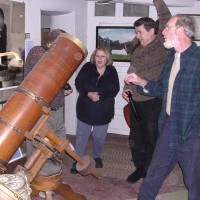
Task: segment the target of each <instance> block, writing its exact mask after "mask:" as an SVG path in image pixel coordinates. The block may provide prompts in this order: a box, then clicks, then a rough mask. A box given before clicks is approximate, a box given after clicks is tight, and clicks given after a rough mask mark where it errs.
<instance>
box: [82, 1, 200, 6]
mask: <svg viewBox="0 0 200 200" xmlns="http://www.w3.org/2000/svg"><path fill="white" fill-rule="evenodd" d="M85 1H96V2H104V3H109V2H110V3H113V2H114V3H133V4H144V5H153V3H152V2H153V1H152V0H85ZM195 1H200V0H165V3H166V4H167V5H168V6H194V2H195Z"/></svg>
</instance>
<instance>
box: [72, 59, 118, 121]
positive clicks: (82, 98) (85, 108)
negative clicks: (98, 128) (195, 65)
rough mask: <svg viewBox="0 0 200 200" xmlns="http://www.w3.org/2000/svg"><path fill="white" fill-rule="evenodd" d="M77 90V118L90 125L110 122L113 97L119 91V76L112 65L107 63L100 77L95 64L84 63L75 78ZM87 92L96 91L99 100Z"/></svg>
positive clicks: (113, 102) (112, 114)
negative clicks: (95, 99) (93, 98)
mask: <svg viewBox="0 0 200 200" xmlns="http://www.w3.org/2000/svg"><path fill="white" fill-rule="evenodd" d="M75 86H76V89H77V91H78V92H79V97H78V100H77V105H76V111H77V118H78V119H79V120H81V121H82V122H84V123H86V124H90V125H104V124H108V123H110V121H111V119H112V118H113V116H114V104H115V99H114V98H115V97H116V95H117V93H118V92H119V89H120V88H119V78H118V74H117V71H116V69H115V67H114V66H112V65H108V66H107V67H106V70H105V72H104V74H103V75H102V76H101V77H100V75H99V73H98V71H97V68H96V66H95V64H92V63H91V62H88V63H86V64H85V65H84V66H83V67H82V69H81V70H80V72H79V73H78V75H77V77H76V79H75ZM88 92H98V93H99V95H100V100H99V101H97V102H94V101H92V100H91V99H90V98H89V97H88V96H87V94H88Z"/></svg>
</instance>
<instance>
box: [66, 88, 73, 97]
mask: <svg viewBox="0 0 200 200" xmlns="http://www.w3.org/2000/svg"><path fill="white" fill-rule="evenodd" d="M72 92H73V89H70V90H64V95H65V96H68V95H70V94H71V93H72Z"/></svg>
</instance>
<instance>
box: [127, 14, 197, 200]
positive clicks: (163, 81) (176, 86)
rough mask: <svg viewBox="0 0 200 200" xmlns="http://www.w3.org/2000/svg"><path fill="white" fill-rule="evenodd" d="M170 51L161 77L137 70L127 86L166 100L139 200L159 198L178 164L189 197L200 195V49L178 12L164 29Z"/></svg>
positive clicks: (192, 30)
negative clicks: (147, 77)
mask: <svg viewBox="0 0 200 200" xmlns="http://www.w3.org/2000/svg"><path fill="white" fill-rule="evenodd" d="M163 35H164V38H165V42H164V46H165V47H166V48H168V49H171V50H170V53H169V57H168V60H167V62H166V65H165V68H164V70H163V72H162V73H161V75H160V77H159V79H158V81H152V80H150V81H149V80H145V79H143V78H141V77H139V76H138V75H137V74H135V73H132V74H129V75H127V76H126V77H125V82H126V83H127V84H132V83H133V84H135V85H137V89H138V91H139V92H141V93H143V94H146V95H150V96H160V97H161V98H162V99H163V104H162V110H161V113H160V117H159V133H160V135H159V139H158V141H157V144H156V148H155V151H154V155H153V159H152V162H151V164H150V167H149V169H148V172H147V176H146V178H145V179H144V182H143V184H142V186H141V188H140V192H139V196H138V200H154V199H155V198H156V195H157V193H158V191H159V188H160V187H161V185H162V183H163V181H164V179H165V178H166V177H167V176H168V175H169V173H170V172H171V171H172V169H173V168H174V167H175V165H176V164H177V162H178V163H179V164H180V166H181V169H182V171H183V174H184V181H185V185H186V187H187V189H188V192H189V198H188V199H189V200H199V199H200V190H199V185H200V167H199V161H200V59H199V58H200V49H199V48H198V47H197V45H196V43H194V42H193V39H194V36H195V24H194V21H193V19H192V18H190V17H189V16H187V15H175V16H173V17H172V18H171V19H170V20H169V21H168V23H167V24H166V27H165V29H164V30H163Z"/></svg>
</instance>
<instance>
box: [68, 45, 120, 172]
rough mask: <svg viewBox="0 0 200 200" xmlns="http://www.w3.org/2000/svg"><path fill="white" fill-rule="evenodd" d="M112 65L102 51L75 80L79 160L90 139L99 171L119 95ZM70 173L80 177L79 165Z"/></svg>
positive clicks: (116, 77) (98, 52)
mask: <svg viewBox="0 0 200 200" xmlns="http://www.w3.org/2000/svg"><path fill="white" fill-rule="evenodd" d="M112 63H113V61H112V57H111V53H110V51H109V50H108V49H107V48H105V47H99V48H97V49H96V50H95V51H94V52H93V53H92V56H91V59H90V62H87V63H86V64H85V65H84V66H83V67H82V69H81V70H80V72H79V73H78V75H77V77H76V79H75V86H76V89H77V91H78V92H79V97H78V100H77V106H76V111H77V118H78V119H77V133H76V144H75V150H76V152H77V154H78V155H79V156H83V155H84V152H85V147H86V145H87V142H88V139H89V137H90V135H91V136H92V138H93V158H94V160H95V162H96V167H97V168H102V167H103V163H102V159H101V153H102V151H103V146H104V142H105V139H106V136H107V130H108V125H109V123H110V122H111V120H112V118H113V117H114V104H115V97H116V95H117V93H118V92H119V78H118V74H117V71H116V69H115V67H114V66H113V65H112ZM70 172H71V173H72V174H73V173H74V174H75V173H77V171H76V163H73V165H72V168H71V170H70Z"/></svg>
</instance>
